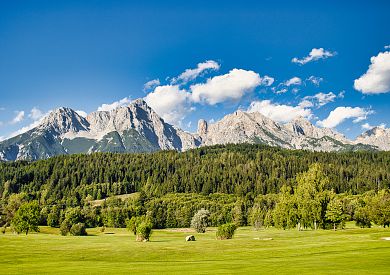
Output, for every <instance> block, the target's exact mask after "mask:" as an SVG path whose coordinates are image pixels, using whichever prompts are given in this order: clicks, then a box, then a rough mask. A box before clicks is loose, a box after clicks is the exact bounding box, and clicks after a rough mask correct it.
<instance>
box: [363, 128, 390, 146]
mask: <svg viewBox="0 0 390 275" xmlns="http://www.w3.org/2000/svg"><path fill="white" fill-rule="evenodd" d="M356 142H359V143H363V144H370V145H374V146H377V147H378V148H379V150H383V151H390V129H385V128H382V127H374V128H372V129H371V130H368V131H366V132H364V133H363V134H361V135H360V136H358V137H357V138H356Z"/></svg>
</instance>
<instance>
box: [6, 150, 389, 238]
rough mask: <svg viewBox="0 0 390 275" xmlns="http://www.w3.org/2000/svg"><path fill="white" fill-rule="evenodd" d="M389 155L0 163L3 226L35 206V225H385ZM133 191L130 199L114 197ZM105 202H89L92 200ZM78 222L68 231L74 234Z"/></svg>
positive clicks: (254, 153) (218, 154)
mask: <svg viewBox="0 0 390 275" xmlns="http://www.w3.org/2000/svg"><path fill="white" fill-rule="evenodd" d="M389 165H390V153H388V152H345V153H325V152H309V151H299V150H285V149H280V148H274V147H267V146H262V145H247V144H241V145H227V146H212V147H205V148H199V149H194V150H190V151H188V152H184V153H178V152H173V151H164V152H157V153H151V154H112V153H96V154H91V155H70V156H58V157H54V158H51V159H48V160H42V161H36V162H25V161H17V162H10V163H1V164H0V196H1V200H0V215H1V218H0V224H1V225H6V226H9V225H11V223H12V221H13V220H14V218H15V215H16V213H17V211H18V210H19V208H20V207H21V206H22V205H24V204H25V203H29V202H35V203H36V204H37V205H38V206H39V211H40V213H39V224H40V225H49V226H53V227H61V226H62V229H63V230H64V232H70V231H71V229H72V225H74V224H80V223H81V224H84V225H85V226H86V227H97V226H108V227H125V226H126V223H127V221H128V220H130V219H131V218H133V217H145V218H147V220H148V221H150V223H151V224H152V225H153V227H154V228H167V227H168V228H169V227H189V226H190V224H191V219H192V217H193V216H194V214H195V213H196V212H197V211H199V209H206V210H207V211H209V213H210V217H209V223H210V226H219V225H221V224H226V223H234V224H236V225H238V226H241V225H253V226H255V227H261V226H265V227H267V226H275V227H279V228H285V229H286V228H293V227H297V228H298V229H302V228H313V229H316V228H330V227H337V226H342V224H343V222H344V221H346V220H355V221H356V222H357V224H358V225H360V226H369V225H371V223H372V222H374V223H376V224H379V225H384V226H386V225H388V224H389V222H388V220H389V209H388V208H389V204H390V201H389V192H388V188H389V185H390V181H389V179H390V169H389ZM130 193H133V194H136V195H134V196H132V197H131V198H128V199H124V200H123V199H120V198H118V197H116V195H121V194H130ZM98 199H103V203H101V204H100V205H98V206H96V205H94V204H93V203H92V202H93V201H94V200H98ZM80 230H82V228H80V225H79V226H77V227H75V228H74V231H80Z"/></svg>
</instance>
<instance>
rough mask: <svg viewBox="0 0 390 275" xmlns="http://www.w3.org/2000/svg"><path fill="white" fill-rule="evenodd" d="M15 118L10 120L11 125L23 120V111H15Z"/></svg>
mask: <svg viewBox="0 0 390 275" xmlns="http://www.w3.org/2000/svg"><path fill="white" fill-rule="evenodd" d="M15 113H16V116H15V117H14V118H13V119H12V120H11V122H10V123H11V124H16V123H19V122H21V121H22V120H23V119H24V111H16V112H15Z"/></svg>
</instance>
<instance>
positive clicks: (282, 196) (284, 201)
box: [272, 185, 298, 229]
mask: <svg viewBox="0 0 390 275" xmlns="http://www.w3.org/2000/svg"><path fill="white" fill-rule="evenodd" d="M291 192H292V190H291V187H289V186H286V185H284V186H282V188H281V190H280V193H279V194H278V201H277V204H276V206H275V209H274V211H273V212H272V213H273V221H274V224H275V226H276V227H278V228H283V229H287V228H294V227H295V226H296V225H297V224H298V211H297V204H296V201H295V197H294V196H293V195H292V194H291Z"/></svg>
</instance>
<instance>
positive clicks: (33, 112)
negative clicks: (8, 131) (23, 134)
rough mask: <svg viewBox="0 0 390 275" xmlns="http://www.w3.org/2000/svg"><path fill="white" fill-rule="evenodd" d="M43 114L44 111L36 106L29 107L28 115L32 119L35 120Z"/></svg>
mask: <svg viewBox="0 0 390 275" xmlns="http://www.w3.org/2000/svg"><path fill="white" fill-rule="evenodd" d="M43 115H44V113H43V112H42V111H41V110H39V109H38V108H37V107H34V108H32V109H31V111H30V114H29V115H28V117H29V118H31V119H32V120H37V119H40V118H41V117H42V116H43Z"/></svg>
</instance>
